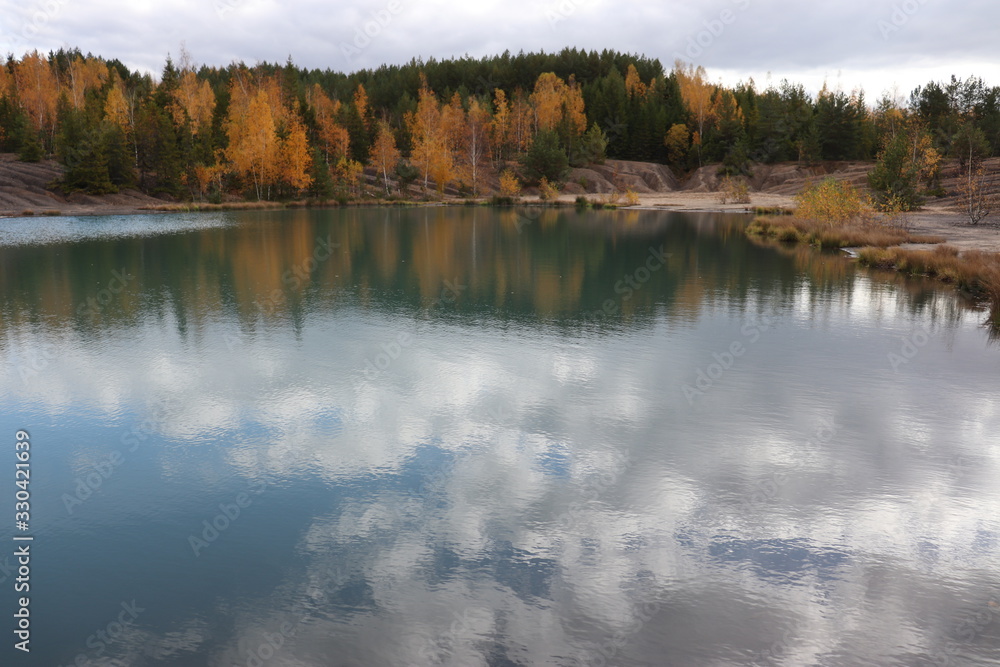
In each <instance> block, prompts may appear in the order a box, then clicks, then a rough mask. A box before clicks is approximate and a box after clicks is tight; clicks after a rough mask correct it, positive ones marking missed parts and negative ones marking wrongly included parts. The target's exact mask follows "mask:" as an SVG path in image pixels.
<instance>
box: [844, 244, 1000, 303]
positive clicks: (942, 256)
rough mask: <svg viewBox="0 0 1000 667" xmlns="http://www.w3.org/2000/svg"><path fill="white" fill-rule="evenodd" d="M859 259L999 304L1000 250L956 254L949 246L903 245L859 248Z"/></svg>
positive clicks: (868, 264)
mask: <svg viewBox="0 0 1000 667" xmlns="http://www.w3.org/2000/svg"><path fill="white" fill-rule="evenodd" d="M858 262H859V263H861V264H862V265H864V266H870V267H874V268H880V269H892V270H895V271H899V272H900V273H906V274H909V275H916V276H928V277H931V278H937V279H938V280H942V281H944V282H948V283H954V284H955V285H957V286H958V287H959V288H960V289H964V290H966V291H969V292H972V293H973V294H977V295H982V296H985V297H988V298H989V299H990V300H991V301H992V302H993V304H994V305H995V306H998V307H1000V253H993V252H983V251H981V250H970V251H968V252H965V253H961V254H960V253H959V252H958V249H957V248H954V247H952V246H947V245H943V246H938V247H937V248H935V249H934V250H933V251H927V250H909V249H904V248H862V249H861V250H860V251H858Z"/></svg>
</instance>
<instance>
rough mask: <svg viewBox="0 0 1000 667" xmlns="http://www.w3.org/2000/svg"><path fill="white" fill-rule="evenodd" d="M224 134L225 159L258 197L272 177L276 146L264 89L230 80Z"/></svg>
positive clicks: (271, 117)
mask: <svg viewBox="0 0 1000 667" xmlns="http://www.w3.org/2000/svg"><path fill="white" fill-rule="evenodd" d="M226 135H227V136H228V138H229V147H228V148H227V149H226V158H227V159H228V160H229V162H230V163H231V164H232V166H233V171H234V172H235V173H236V174H237V175H238V176H240V177H241V178H244V179H246V180H248V181H250V182H252V183H253V186H254V190H255V191H256V193H257V199H258V200H260V199H261V198H262V192H263V189H264V187H265V186H266V185H267V184H269V183H270V182H271V180H272V179H273V177H274V172H275V164H276V162H277V160H276V157H277V147H278V146H277V144H278V142H277V135H276V133H275V127H274V116H273V115H272V114H271V107H270V105H269V104H268V100H267V92H266V91H264V90H259V91H256V92H251V91H249V90H247V89H245V88H244V87H243V86H242V85H240V84H238V83H236V82H234V83H233V86H232V100H231V101H230V103H229V118H228V120H227V122H226Z"/></svg>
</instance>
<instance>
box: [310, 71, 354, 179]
mask: <svg viewBox="0 0 1000 667" xmlns="http://www.w3.org/2000/svg"><path fill="white" fill-rule="evenodd" d="M306 101H307V104H308V105H309V107H310V108H311V109H312V113H313V116H314V118H315V119H316V128H317V135H318V137H317V138H318V139H319V144H320V147H321V148H322V150H323V156H324V158H325V159H326V163H327V165H330V164H336V163H337V162H339V161H340V159H341V158H344V157H347V155H348V154H349V152H350V140H351V139H350V134H348V132H347V129H346V128H344V126H342V125H341V124H340V123H338V122H337V117H338V116H339V114H340V107H341V104H340V102H339V101H336V100H331V99H330V97H329V96H327V94H326V93H325V92H323V89H322V88H321V87H320V85H319V84H318V83H317V84H313V87H312V88H311V89H310V90H309V91H308V92H307V94H306Z"/></svg>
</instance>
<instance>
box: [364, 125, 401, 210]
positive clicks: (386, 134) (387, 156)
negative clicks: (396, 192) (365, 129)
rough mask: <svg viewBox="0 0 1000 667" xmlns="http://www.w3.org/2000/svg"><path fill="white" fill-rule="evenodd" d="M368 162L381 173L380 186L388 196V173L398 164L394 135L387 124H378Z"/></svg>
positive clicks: (397, 150)
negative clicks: (382, 186)
mask: <svg viewBox="0 0 1000 667" xmlns="http://www.w3.org/2000/svg"><path fill="white" fill-rule="evenodd" d="M369 161H370V163H371V165H372V166H373V167H375V168H376V169H378V170H379V171H380V172H382V184H383V185H384V186H385V193H386V194H389V171H390V170H391V169H394V168H395V167H396V164H397V163H398V162H399V149H398V148H396V137H395V135H393V133H392V130H391V129H390V128H389V124H388V123H386V122H384V121H383V122H380V123H379V124H378V133H377V134H376V136H375V141H374V143H372V147H371V151H370V153H369Z"/></svg>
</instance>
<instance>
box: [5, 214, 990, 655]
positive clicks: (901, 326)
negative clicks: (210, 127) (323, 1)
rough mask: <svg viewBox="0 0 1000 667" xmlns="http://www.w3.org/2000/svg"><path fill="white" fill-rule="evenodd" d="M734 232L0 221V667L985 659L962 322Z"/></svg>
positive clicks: (986, 441) (984, 439)
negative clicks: (20, 454)
mask: <svg viewBox="0 0 1000 667" xmlns="http://www.w3.org/2000/svg"><path fill="white" fill-rule="evenodd" d="M747 222H748V218H747V217H744V216H738V215H729V216H723V215H721V214H709V213H705V214H680V213H670V212H663V211H634V210H631V211H585V212H575V211H573V210H572V209H558V210H556V209H547V210H544V211H543V210H540V209H506V210H494V209H487V208H481V207H462V208H459V207H450V208H443V207H431V208H381V209H378V208H373V209H349V210H312V211H307V210H287V211H278V212H274V211H271V212H259V211H253V212H238V213H237V212H231V213H201V214H170V215H150V216H133V217H103V218H102V217H94V218H77V219H73V218H45V219H41V218H35V219H21V220H2V221H0V355H2V356H0V359H2V362H3V363H2V365H0V405H2V410H0V432H2V433H3V437H4V439H5V441H6V443H7V445H6V447H7V452H8V453H7V454H6V455H5V460H6V461H7V463H6V466H7V467H6V469H4V470H3V471H2V475H3V477H4V479H5V480H7V481H5V482H4V484H3V489H4V491H3V498H2V501H0V514H2V516H3V525H4V527H5V534H7V535H11V536H14V537H17V536H21V537H25V536H30V537H32V538H33V540H32V541H30V542H28V541H23V540H22V541H16V540H8V544H7V547H5V548H4V549H3V552H2V555H0V581H2V582H3V583H2V586H0V590H2V591H3V595H2V603H0V604H2V608H3V609H4V610H5V613H6V614H15V613H16V612H17V611H18V608H19V607H20V604H21V603H20V602H19V599H20V598H21V597H23V596H25V595H29V596H30V604H29V605H28V607H27V608H28V609H29V611H30V649H31V652H30V654H25V653H23V652H22V651H20V650H17V649H15V648H14V644H15V643H16V642H17V641H19V640H18V636H17V635H16V634H13V635H12V634H11V632H10V630H8V632H7V633H6V637H7V640H6V641H7V643H6V645H4V646H3V647H2V649H0V654H2V655H3V659H2V662H3V664H4V665H45V666H46V667H48V666H53V665H67V666H68V665H81V666H82V665H102V666H111V665H116V666H117V665H129V666H138V667H141V666H145V665H177V666H183V667H197V666H200V665H206V666H207V665H211V666H225V667H230V666H233V665H239V666H241V667H242V666H246V667H255V666H256V667H261V666H263V665H273V666H297V667H303V666H313V665H317V666H319V665H323V666H351V667H355V666H358V667H360V666H365V667H371V666H382V665H387V666H388V665H404V666H405V665H462V666H478V665H490V666H513V665H567V666H579V665H595V666H596V665H624V666H638V665H683V666H686V665H694V666H706V667H708V666H712V667H718V666H728V665H753V664H756V665H776V666H777V665H781V666H785V665H789V666H791V665H844V666H848V665H849V666H857V665H900V666H903V665H906V666H912V665H928V666H929V665H983V664H1000V484H998V481H1000V382H998V379H1000V345H998V343H997V341H996V336H995V335H994V334H993V333H991V332H990V331H989V330H988V329H987V328H986V327H985V326H984V325H983V322H984V320H985V319H986V314H985V313H984V312H983V311H980V310H976V309H975V308H972V307H970V304H968V303H966V302H964V301H963V300H962V299H961V298H960V297H959V296H958V295H956V294H955V292H954V291H953V290H951V289H950V288H939V287H937V286H935V285H934V284H932V283H927V282H920V281H912V280H903V279H901V278H898V277H896V276H894V275H889V274H877V273H872V272H869V271H866V270H863V269H861V268H859V267H857V266H856V265H854V264H853V263H851V262H850V261H848V260H847V259H845V258H844V257H843V256H841V255H839V254H829V253H818V252H815V251H813V250H811V249H808V248H793V247H787V246H785V247H782V246H766V245H759V244H757V243H754V242H751V241H750V240H748V239H747V238H746V237H745V236H744V234H743V233H742V227H743V226H744V225H745V224H746V223H747ZM20 430H23V431H24V433H23V434H20V436H19V435H18V432H19V431H20ZM18 437H20V438H22V439H23V440H24V441H25V442H30V462H29V463H30V473H31V477H30V480H31V484H30V489H29V490H30V524H29V525H27V526H26V527H23V528H21V527H18V526H16V525H15V521H14V518H15V500H16V492H17V490H18V489H17V487H15V486H14V479H15V465H16V463H17V459H16V458H15V442H17V440H18ZM26 544H30V552H31V559H30V592H28V593H24V592H20V593H18V592H15V581H16V578H17V576H18V575H17V567H18V565H17V563H18V560H17V557H16V556H15V553H16V552H15V549H17V548H19V547H23V546H24V545H26ZM7 618H8V619H11V616H10V615H8V616H7ZM16 622H17V621H15V623H16ZM15 623H12V622H11V620H8V627H9V628H11V629H16V627H17V626H16V625H15Z"/></svg>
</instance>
